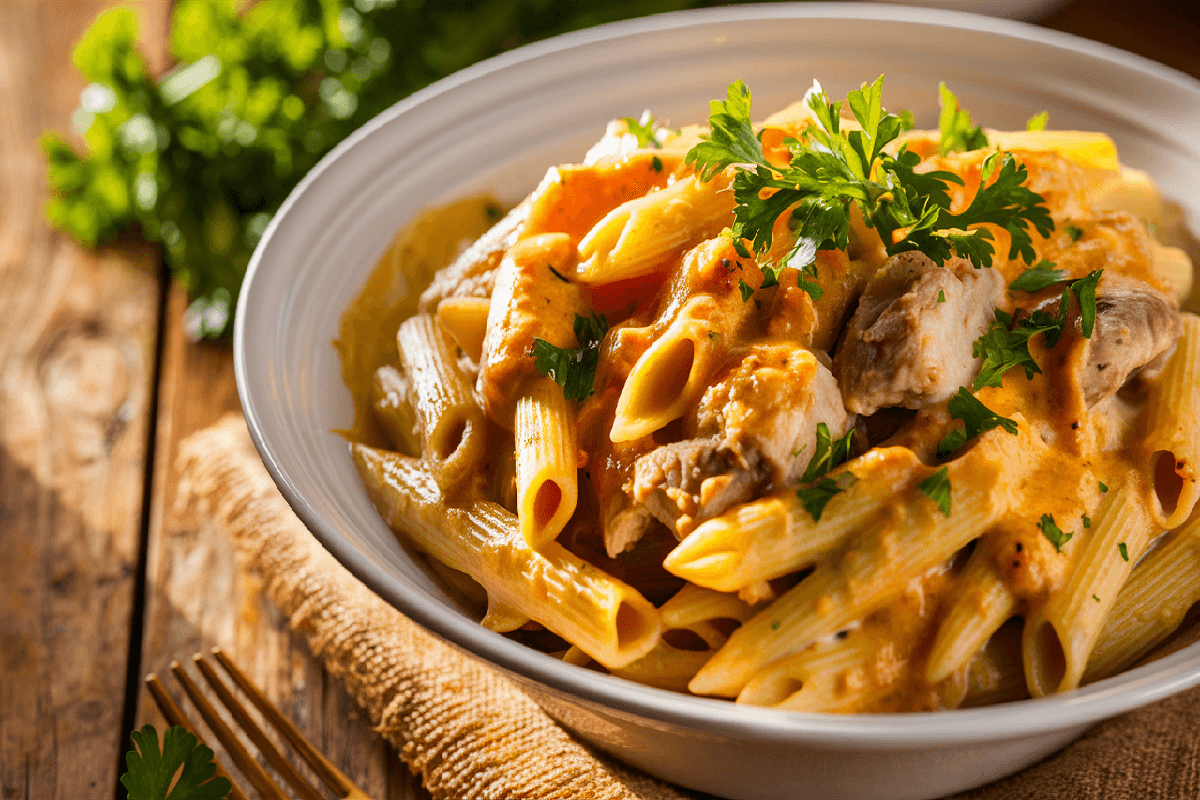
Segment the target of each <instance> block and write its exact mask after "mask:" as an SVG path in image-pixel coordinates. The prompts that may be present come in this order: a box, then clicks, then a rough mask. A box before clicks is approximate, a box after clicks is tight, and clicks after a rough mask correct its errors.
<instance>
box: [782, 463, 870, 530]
mask: <svg viewBox="0 0 1200 800" xmlns="http://www.w3.org/2000/svg"><path fill="white" fill-rule="evenodd" d="M856 483H858V476H856V475H855V474H854V473H853V472H843V473H841V474H840V475H838V476H837V477H836V478H829V477H825V478H821V480H819V481H817V482H816V483H813V484H811V485H809V486H802V487H800V488H799V489H797V490H796V497H798V498H800V505H802V506H804V510H805V511H807V512H808V513H809V515H810V516H811V517H812V518H813V522H820V521H821V514H823V513H825V506H827V505H829V501H830V500H832V499H833V498H834V497H836V496H838V495H839V494H841V493H842V492H844V491H846V490H847V489H849V488H850V487H851V486H853V485H854V484H856Z"/></svg>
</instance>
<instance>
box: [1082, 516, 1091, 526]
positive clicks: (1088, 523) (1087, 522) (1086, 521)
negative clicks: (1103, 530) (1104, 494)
mask: <svg viewBox="0 0 1200 800" xmlns="http://www.w3.org/2000/svg"><path fill="white" fill-rule="evenodd" d="M1083 527H1085V528H1090V527H1092V518H1091V517H1089V516H1088V515H1087V514H1084V515H1083Z"/></svg>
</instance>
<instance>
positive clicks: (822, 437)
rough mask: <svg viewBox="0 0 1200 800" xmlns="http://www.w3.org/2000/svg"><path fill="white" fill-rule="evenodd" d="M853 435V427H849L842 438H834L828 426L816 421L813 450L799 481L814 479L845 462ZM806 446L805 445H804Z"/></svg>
mask: <svg viewBox="0 0 1200 800" xmlns="http://www.w3.org/2000/svg"><path fill="white" fill-rule="evenodd" d="M853 435H854V429H853V428H851V429H850V430H848V431H846V433H845V435H843V436H842V438H840V439H834V438H833V437H832V436H831V435H830V433H829V426H828V425H826V424H825V423H824V422H818V423H817V443H816V448H815V449H814V450H813V455H812V458H810V459H809V461H808V466H807V467H805V468H804V474H803V475H801V476H800V483H808V482H810V481H815V480H816V479H817V478H819V477H821V476H822V475H824V474H825V473H826V472H829V470H831V469H833V468H834V467H836V466H838V465H840V464H843V463H845V461H846V459H847V458H849V457H850V438H851V437H852V436H853ZM807 446H808V445H805V447H807Z"/></svg>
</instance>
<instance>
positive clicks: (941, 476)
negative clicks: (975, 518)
mask: <svg viewBox="0 0 1200 800" xmlns="http://www.w3.org/2000/svg"><path fill="white" fill-rule="evenodd" d="M917 488H919V489H920V490H921V492H922V493H923V494H924V495H925V496H926V497H928V498H929V499H930V500H932V501H933V502H934V503H936V504H937V507H938V509H939V510H940V511H941V512H942V513H943V514H945V515H946V517H947V518H949V516H950V477H949V468H947V467H942V468H941V469H939V470H938V471H937V472H935V473H933V474H932V475H930V476H929V477H928V478H926V479H925V480H923V481H921V482H920V483H918V484H917Z"/></svg>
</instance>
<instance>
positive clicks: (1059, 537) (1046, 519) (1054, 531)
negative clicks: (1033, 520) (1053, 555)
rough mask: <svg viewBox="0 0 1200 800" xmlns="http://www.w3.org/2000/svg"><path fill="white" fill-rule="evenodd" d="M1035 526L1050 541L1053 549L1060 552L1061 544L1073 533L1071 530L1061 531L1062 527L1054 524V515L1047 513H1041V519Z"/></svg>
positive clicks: (1068, 539) (1069, 538)
mask: <svg viewBox="0 0 1200 800" xmlns="http://www.w3.org/2000/svg"><path fill="white" fill-rule="evenodd" d="M1037 526H1038V528H1039V529H1040V530H1041V531H1042V535H1043V536H1045V537H1046V538H1047V539H1048V540H1049V541H1050V544H1052V545H1054V550H1055V552H1058V553H1061V552H1062V549H1063V545H1065V544H1066V543H1067V542H1069V541H1071V537H1072V536H1074V535H1075V534H1073V533H1072V532H1071V531H1063V529H1062V528H1060V527H1058V525H1056V524H1054V517H1052V516H1050V515H1049V514H1042V519H1041V521H1040V522H1039V523H1038V524H1037Z"/></svg>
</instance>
